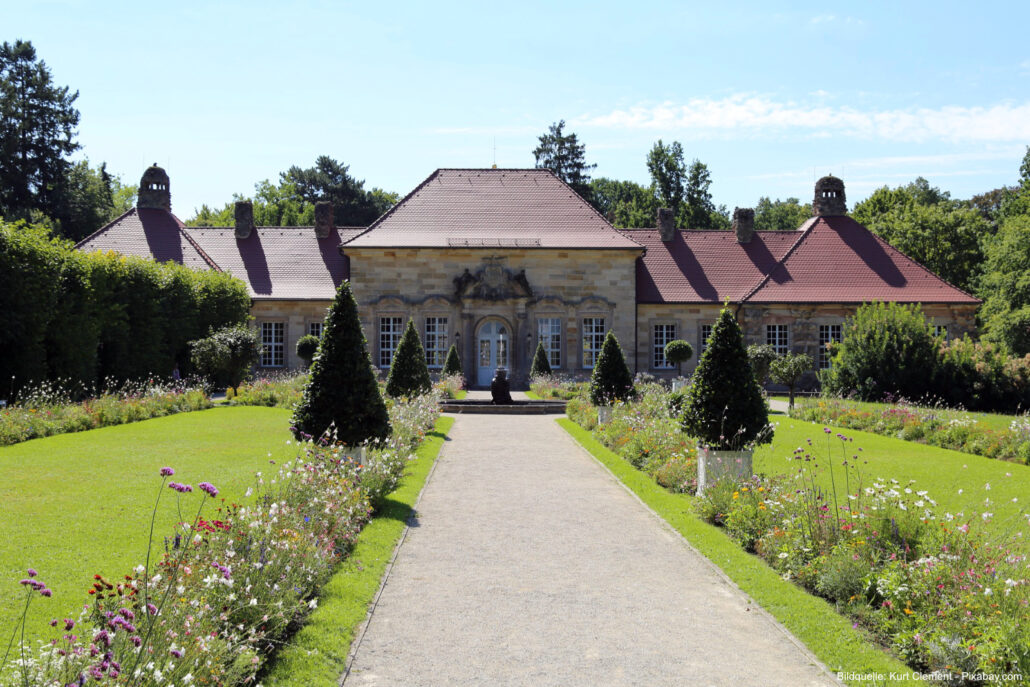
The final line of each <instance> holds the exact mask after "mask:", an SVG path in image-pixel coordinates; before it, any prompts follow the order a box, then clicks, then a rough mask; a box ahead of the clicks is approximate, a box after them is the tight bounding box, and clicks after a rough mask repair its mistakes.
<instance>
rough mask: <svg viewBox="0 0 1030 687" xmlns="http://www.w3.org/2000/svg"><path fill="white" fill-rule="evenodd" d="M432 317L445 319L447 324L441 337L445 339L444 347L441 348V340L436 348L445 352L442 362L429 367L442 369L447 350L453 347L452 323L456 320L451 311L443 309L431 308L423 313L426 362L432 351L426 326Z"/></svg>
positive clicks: (423, 339)
mask: <svg viewBox="0 0 1030 687" xmlns="http://www.w3.org/2000/svg"><path fill="white" fill-rule="evenodd" d="M431 317H435V318H436V319H437V320H441V319H442V320H444V322H445V324H444V335H443V337H441V338H442V341H443V343H442V345H443V348H442V349H441V348H440V347H439V346H440V345H441V344H439V342H438V345H437V348H436V349H434V350H438V351H439V350H442V351H443V354H442V356H441V358H440V364H439V365H428V367H429V369H430V370H442V369H443V364H444V362H445V361H446V359H447V351H448V350H449V349H450V347H451V338H452V337H453V336H454V334H453V333H452V332H451V323H452V322H453V321H454V318H453V317H452V316H451V313H450V312H449V311H443V310H429V311H428V312H425V313H422V316H421V320H422V334H421V335H422V346H423V348H424V349H425V352H426V363H427V364H428V362H429V351H430V349H429V332H428V331H427V330H426V327H427V326H428V322H429V318H431ZM459 354H460V351H459Z"/></svg>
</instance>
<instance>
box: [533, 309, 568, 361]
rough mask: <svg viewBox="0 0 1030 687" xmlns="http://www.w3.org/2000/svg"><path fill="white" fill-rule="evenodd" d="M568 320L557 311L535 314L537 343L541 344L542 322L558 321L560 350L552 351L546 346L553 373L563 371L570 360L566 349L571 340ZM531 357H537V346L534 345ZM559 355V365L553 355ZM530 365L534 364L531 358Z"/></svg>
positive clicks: (563, 314)
mask: <svg viewBox="0 0 1030 687" xmlns="http://www.w3.org/2000/svg"><path fill="white" fill-rule="evenodd" d="M567 319H568V318H567V317H566V315H565V313H563V312H560V311H558V310H555V309H553V308H552V309H546V310H540V311H537V312H534V313H533V334H534V336H535V337H536V343H539V342H540V340H541V339H540V320H558V348H557V349H552V348H549V347H547V346H544V350H545V351H547V357H548V361H547V362H549V363H550V364H551V371H552V372H554V371H557V370H561V369H563V367H564V364H565V362H566V360H567V358H568V355H567V352H566V350H565V347H566V345H567V342H568V340H569V336H568V323H567V322H566V320H567ZM529 353H530V356H535V355H536V345H535V344H534V345H533V347H532V350H531V351H530V352H529ZM555 353H557V355H558V363H557V364H555V362H554V360H553V357H552V356H553V354H555ZM530 364H532V357H531V358H530Z"/></svg>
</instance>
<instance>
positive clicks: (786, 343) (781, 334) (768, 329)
mask: <svg viewBox="0 0 1030 687" xmlns="http://www.w3.org/2000/svg"><path fill="white" fill-rule="evenodd" d="M765 343H767V344H769V345H770V346H772V347H773V348H774V349H776V355H787V353H788V352H789V351H790V326H789V325H786V324H767V325H765Z"/></svg>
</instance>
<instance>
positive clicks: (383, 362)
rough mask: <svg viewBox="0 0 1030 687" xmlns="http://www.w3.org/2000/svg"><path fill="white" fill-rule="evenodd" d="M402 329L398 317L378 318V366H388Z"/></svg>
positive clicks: (391, 360) (399, 339)
mask: <svg viewBox="0 0 1030 687" xmlns="http://www.w3.org/2000/svg"><path fill="white" fill-rule="evenodd" d="M402 331H403V330H402V329H401V318H400V317H380V318H379V367H381V368H387V367H390V363H391V362H393V352H394V351H395V350H397V344H398V343H400V341H401V332H402Z"/></svg>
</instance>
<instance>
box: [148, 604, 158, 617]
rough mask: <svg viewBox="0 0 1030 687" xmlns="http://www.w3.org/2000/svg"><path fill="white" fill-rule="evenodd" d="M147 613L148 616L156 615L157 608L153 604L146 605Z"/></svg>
mask: <svg viewBox="0 0 1030 687" xmlns="http://www.w3.org/2000/svg"><path fill="white" fill-rule="evenodd" d="M147 613H149V614H150V615H157V606H155V605H154V604H147Z"/></svg>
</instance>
